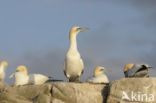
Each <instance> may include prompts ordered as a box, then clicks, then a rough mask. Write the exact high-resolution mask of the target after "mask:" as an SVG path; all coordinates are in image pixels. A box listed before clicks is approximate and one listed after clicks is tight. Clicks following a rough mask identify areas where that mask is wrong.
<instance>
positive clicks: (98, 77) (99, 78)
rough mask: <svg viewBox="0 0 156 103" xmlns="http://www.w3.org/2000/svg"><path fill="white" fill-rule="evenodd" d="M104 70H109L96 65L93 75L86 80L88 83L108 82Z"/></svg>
mask: <svg viewBox="0 0 156 103" xmlns="http://www.w3.org/2000/svg"><path fill="white" fill-rule="evenodd" d="M104 72H110V70H107V69H105V68H104V67H101V66H98V67H96V68H95V69H94V77H92V78H90V79H89V80H88V82H89V83H105V84H107V83H109V80H108V78H107V76H106V75H105V74H104Z"/></svg>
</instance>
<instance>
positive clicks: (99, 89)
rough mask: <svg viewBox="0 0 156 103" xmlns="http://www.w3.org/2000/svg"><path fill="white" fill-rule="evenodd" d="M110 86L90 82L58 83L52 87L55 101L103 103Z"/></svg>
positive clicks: (61, 102)
mask: <svg viewBox="0 0 156 103" xmlns="http://www.w3.org/2000/svg"><path fill="white" fill-rule="evenodd" d="M107 93H108V86H106V85H102V84H89V83H57V84H54V85H53V88H52V98H54V101H56V102H53V103H58V101H57V100H59V102H60V103H103V102H105V101H106V97H107Z"/></svg>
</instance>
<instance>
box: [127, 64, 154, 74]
mask: <svg viewBox="0 0 156 103" xmlns="http://www.w3.org/2000/svg"><path fill="white" fill-rule="evenodd" d="M149 68H151V67H149V66H148V65H147V64H133V63H129V64H126V65H125V67H124V74H125V77H149V71H148V69H149Z"/></svg>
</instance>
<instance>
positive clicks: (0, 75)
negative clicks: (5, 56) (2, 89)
mask: <svg viewBox="0 0 156 103" xmlns="http://www.w3.org/2000/svg"><path fill="white" fill-rule="evenodd" d="M7 66H8V63H7V62H6V61H2V62H1V65H0V81H1V82H3V81H4V79H5V70H6V68H7Z"/></svg>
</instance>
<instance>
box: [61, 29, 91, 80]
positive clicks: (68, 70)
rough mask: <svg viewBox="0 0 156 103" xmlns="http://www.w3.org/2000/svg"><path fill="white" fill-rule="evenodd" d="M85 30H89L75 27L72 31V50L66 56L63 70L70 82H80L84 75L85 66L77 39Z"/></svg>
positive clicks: (70, 35) (70, 36) (70, 37)
mask: <svg viewBox="0 0 156 103" xmlns="http://www.w3.org/2000/svg"><path fill="white" fill-rule="evenodd" d="M85 30H88V28H80V27H73V28H72V29H71V30H70V34H69V39H70V48H69V50H68V52H67V54H66V58H65V62H64V68H63V71H64V74H65V76H66V77H67V78H68V79H69V82H79V81H80V76H81V75H82V74H83V70H84V64H83V60H82V59H81V56H80V53H79V51H78V49H77V40H76V37H77V35H78V33H79V32H81V31H85Z"/></svg>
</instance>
